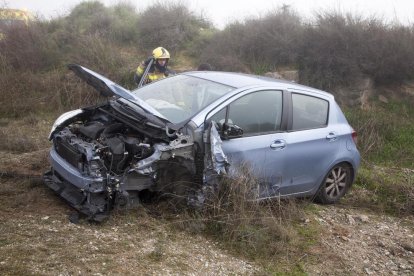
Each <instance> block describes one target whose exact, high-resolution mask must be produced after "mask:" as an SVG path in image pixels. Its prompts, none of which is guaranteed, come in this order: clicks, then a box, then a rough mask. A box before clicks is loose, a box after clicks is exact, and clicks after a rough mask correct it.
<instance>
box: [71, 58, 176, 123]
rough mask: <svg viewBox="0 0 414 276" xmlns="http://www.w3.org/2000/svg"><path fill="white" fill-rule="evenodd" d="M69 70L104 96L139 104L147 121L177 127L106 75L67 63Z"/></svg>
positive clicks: (141, 113)
mask: <svg viewBox="0 0 414 276" xmlns="http://www.w3.org/2000/svg"><path fill="white" fill-rule="evenodd" d="M68 68H69V70H71V71H73V72H74V73H75V74H76V75H77V76H78V77H80V78H81V79H82V80H84V81H86V82H87V83H88V84H89V85H91V86H92V87H93V88H95V89H96V90H97V91H98V92H99V93H100V94H101V95H102V96H104V97H113V96H115V97H120V98H123V99H125V100H127V101H129V102H132V103H134V104H135V105H137V106H139V107H140V108H141V109H142V110H143V111H144V112H139V111H138V110H136V111H137V112H138V113H139V114H140V115H141V116H145V117H146V118H147V119H148V121H150V122H152V123H153V124H155V125H158V126H160V127H166V126H168V127H169V128H171V129H177V128H176V127H175V125H174V124H172V123H170V122H169V121H168V120H167V119H166V118H165V117H164V116H163V115H162V114H161V113H159V112H158V111H157V110H156V109H154V108H153V107H152V106H150V105H149V104H147V103H146V102H145V101H143V100H141V99H140V98H139V97H137V96H135V95H134V94H132V93H131V91H129V90H128V89H126V88H124V87H122V86H120V85H119V84H116V83H114V82H113V81H111V80H109V79H107V78H106V77H104V76H102V75H100V74H98V73H96V72H94V71H92V70H90V69H88V68H85V67H83V66H80V65H78V64H69V65H68Z"/></svg>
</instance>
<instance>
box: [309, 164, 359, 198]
mask: <svg viewBox="0 0 414 276" xmlns="http://www.w3.org/2000/svg"><path fill="white" fill-rule="evenodd" d="M351 183H352V170H351V167H350V166H349V164H346V163H340V164H338V165H336V166H334V167H333V168H332V169H331V170H330V171H329V173H328V174H327V175H326V176H325V179H324V181H323V182H322V185H321V187H320V189H319V191H318V193H317V195H316V201H317V202H320V203H322V204H333V203H336V202H337V201H338V200H339V199H340V198H341V197H342V196H343V195H344V194H345V193H346V191H347V190H348V189H349V187H350V186H351Z"/></svg>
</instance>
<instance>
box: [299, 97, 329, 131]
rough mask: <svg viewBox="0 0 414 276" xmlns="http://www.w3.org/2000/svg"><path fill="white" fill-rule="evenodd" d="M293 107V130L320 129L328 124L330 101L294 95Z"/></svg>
mask: <svg viewBox="0 0 414 276" xmlns="http://www.w3.org/2000/svg"><path fill="white" fill-rule="evenodd" d="M292 105H293V122H292V130H299V129H310V128H319V127H324V126H326V125H327V124H328V110H329V103H328V101H326V100H323V99H320V98H316V97H312V96H307V95H303V94H296V93H293V94H292Z"/></svg>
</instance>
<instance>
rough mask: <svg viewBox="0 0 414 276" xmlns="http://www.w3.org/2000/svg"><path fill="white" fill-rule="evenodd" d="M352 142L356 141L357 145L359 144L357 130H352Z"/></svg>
mask: <svg viewBox="0 0 414 276" xmlns="http://www.w3.org/2000/svg"><path fill="white" fill-rule="evenodd" d="M352 140H354V143H355V144H356V143H357V142H358V134H357V132H356V131H355V130H352Z"/></svg>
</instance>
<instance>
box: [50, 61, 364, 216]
mask: <svg viewBox="0 0 414 276" xmlns="http://www.w3.org/2000/svg"><path fill="white" fill-rule="evenodd" d="M69 69H71V70H72V71H73V72H74V73H75V74H77V75H78V76H79V77H80V78H82V79H84V80H85V81H87V82H88V83H89V84H90V85H91V86H93V87H94V88H95V89H96V90H98V91H99V92H100V93H101V94H102V95H104V96H107V97H109V99H108V101H107V103H105V104H101V105H99V106H93V107H88V108H83V109H78V110H74V111H70V112H67V113H65V114H63V115H61V116H60V117H59V118H58V119H57V120H56V122H55V124H54V125H53V128H52V131H51V133H50V137H49V139H50V140H52V141H53V146H52V148H51V150H50V160H51V170H50V171H48V172H47V173H46V174H45V176H44V181H45V183H46V184H47V185H48V186H49V187H50V188H52V189H53V190H54V191H55V192H57V193H58V194H59V195H60V196H62V197H63V198H64V199H66V200H67V201H68V202H69V203H70V204H71V205H72V206H73V207H75V208H76V209H77V210H78V211H79V212H81V213H83V214H85V215H87V216H88V218H89V219H92V220H97V221H99V220H101V219H103V218H105V217H106V216H107V215H108V214H109V212H110V210H112V209H113V208H115V207H119V206H121V207H125V206H130V205H132V204H135V203H137V202H139V198H140V193H142V192H143V191H146V190H148V191H158V192H163V193H167V194H174V195H177V196H180V197H185V198H186V199H187V200H188V202H190V203H191V202H193V203H194V201H199V202H200V201H202V200H203V191H205V190H206V189H205V188H206V187H208V186H212V185H216V184H217V179H218V178H220V177H217V176H222V175H224V174H227V175H230V176H232V175H237V173H240V172H239V171H238V168H240V167H241V166H246V165H248V166H249V169H250V171H251V172H252V173H253V174H254V177H255V178H256V179H257V180H258V181H257V183H259V187H258V189H257V191H258V192H257V194H256V195H257V199H265V198H273V197H285V196H295V197H312V198H316V199H317V200H319V201H320V202H322V203H335V202H336V201H338V200H339V199H340V198H341V197H342V196H343V195H344V194H345V193H346V191H347V190H348V189H349V187H350V186H351V185H352V183H353V181H354V179H355V176H356V173H357V169H358V166H359V163H360V155H359V152H358V150H357V148H356V144H355V140H356V132H355V131H354V130H353V129H352V127H351V126H350V125H349V124H348V122H347V120H346V119H345V116H344V114H343V113H342V111H341V110H340V108H339V106H338V104H337V103H336V102H335V100H334V97H333V96H332V95H331V94H329V93H326V92H323V91H320V90H317V89H313V88H310V87H306V86H302V85H298V84H295V83H292V82H288V81H281V80H275V79H271V78H264V77H259V76H253V75H246V74H237V73H227V72H211V71H210V72H187V73H182V74H179V75H175V76H172V77H169V78H166V79H163V80H161V81H158V82H155V83H152V84H149V85H147V86H144V87H142V88H139V89H136V90H134V91H129V90H127V89H125V88H123V87H121V86H119V85H117V84H115V83H113V82H112V81H110V80H108V79H106V78H105V77H103V76H101V75H99V74H97V73H95V72H93V71H91V70H89V69H87V68H84V67H82V66H79V65H69ZM190 191H191V192H190Z"/></svg>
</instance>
